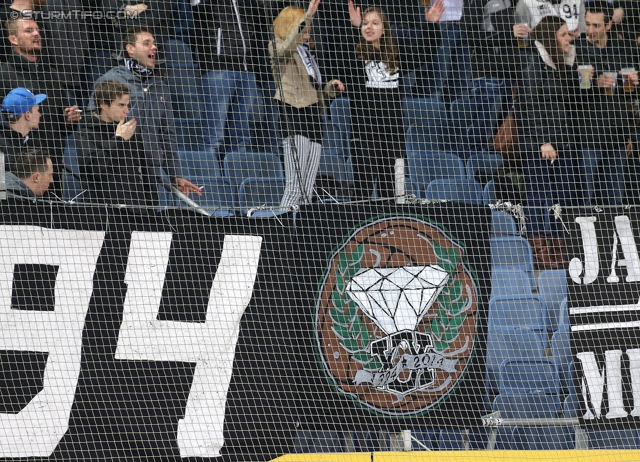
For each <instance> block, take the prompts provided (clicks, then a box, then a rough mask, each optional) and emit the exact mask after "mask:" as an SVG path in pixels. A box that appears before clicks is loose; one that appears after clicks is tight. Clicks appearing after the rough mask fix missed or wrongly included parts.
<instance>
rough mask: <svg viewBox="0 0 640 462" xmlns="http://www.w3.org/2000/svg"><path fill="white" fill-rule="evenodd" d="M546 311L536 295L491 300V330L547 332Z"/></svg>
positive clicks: (509, 296)
mask: <svg viewBox="0 0 640 462" xmlns="http://www.w3.org/2000/svg"><path fill="white" fill-rule="evenodd" d="M545 321H546V311H545V309H544V305H543V304H542V302H541V301H540V297H539V296H538V295H535V294H529V295H518V294H513V295H501V296H498V297H491V298H490V299H489V328H491V327H492V326H495V327H528V328H530V329H532V330H534V331H536V332H540V333H541V334H542V333H545V332H546V324H545Z"/></svg>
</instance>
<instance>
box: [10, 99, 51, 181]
mask: <svg viewBox="0 0 640 462" xmlns="http://www.w3.org/2000/svg"><path fill="white" fill-rule="evenodd" d="M46 98H47V95H45V94H44V93H42V94H39V95H34V94H33V93H31V92H30V91H29V90H27V89H26V88H22V87H19V88H14V89H13V90H11V91H10V92H9V94H7V96H5V97H4V99H3V100H2V115H3V120H2V127H1V129H2V138H1V139H0V151H2V152H4V154H5V156H6V157H5V159H6V165H7V170H10V171H11V170H12V163H13V159H14V157H15V156H16V154H17V153H19V152H21V151H23V150H24V149H26V148H34V147H38V146H37V145H38V143H37V141H36V140H34V137H33V133H32V130H37V129H38V125H39V124H40V117H41V114H40V103H41V102H43V101H44V100H45V99H46Z"/></svg>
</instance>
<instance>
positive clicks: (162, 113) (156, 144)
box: [88, 66, 182, 181]
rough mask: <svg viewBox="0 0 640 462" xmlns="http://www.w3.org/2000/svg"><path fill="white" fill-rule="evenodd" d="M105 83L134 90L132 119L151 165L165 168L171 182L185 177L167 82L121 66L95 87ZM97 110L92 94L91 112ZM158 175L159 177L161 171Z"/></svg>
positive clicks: (103, 77)
mask: <svg viewBox="0 0 640 462" xmlns="http://www.w3.org/2000/svg"><path fill="white" fill-rule="evenodd" d="M106 80H116V81H118V82H121V83H123V84H125V85H126V86H127V87H129V89H130V90H131V113H130V117H131V118H135V119H136V120H137V121H138V128H137V131H138V132H139V133H140V135H141V136H142V140H143V142H144V151H145V153H146V155H147V157H148V158H149V161H150V165H153V166H154V167H155V168H157V169H160V168H162V169H164V171H165V172H166V173H167V175H169V178H171V180H172V181H173V180H174V179H175V178H180V177H182V170H181V168H180V159H179V158H178V154H177V149H178V146H177V140H176V126H175V120H174V118H173V109H172V107H171V97H170V93H169V87H168V86H167V85H166V83H165V82H164V80H163V79H162V78H161V77H160V76H153V77H148V78H147V77H141V76H139V75H138V74H135V73H134V72H132V71H130V70H129V69H127V68H126V67H125V66H118V67H114V68H113V69H111V70H110V71H108V72H107V73H106V74H104V75H103V76H102V77H100V78H98V79H97V80H96V82H95V84H94V88H95V87H96V86H97V85H98V84H99V83H100V82H104V81H106ZM94 109H95V102H94V100H93V95H92V96H91V102H90V104H89V108H88V110H89V111H93V110H94ZM157 174H158V175H160V172H159V170H158V171H157Z"/></svg>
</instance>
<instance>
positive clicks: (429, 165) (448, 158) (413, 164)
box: [407, 151, 465, 199]
mask: <svg viewBox="0 0 640 462" xmlns="http://www.w3.org/2000/svg"><path fill="white" fill-rule="evenodd" d="M407 170H408V172H409V181H410V183H411V189H412V192H413V194H415V195H416V197H419V198H422V199H424V198H425V191H426V189H427V186H428V185H429V183H431V181H433V180H435V179H437V178H460V179H462V178H464V177H465V170H464V163H463V162H462V160H461V159H460V158H459V157H458V156H456V155H455V154H452V153H443V152H420V151H408V152H407Z"/></svg>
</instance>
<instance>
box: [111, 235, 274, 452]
mask: <svg viewBox="0 0 640 462" xmlns="http://www.w3.org/2000/svg"><path fill="white" fill-rule="evenodd" d="M261 245H262V238H261V237H258V236H231V235H229V236H225V238H224V246H223V249H222V256H221V258H220V263H219V264H218V270H217V271H216V275H215V278H214V280H213V284H212V287H211V291H210V294H209V304H208V308H207V317H206V322H205V323H204V324H201V323H189V322H178V321H158V320H157V315H158V310H159V308H160V300H161V297H162V288H163V284H164V279H165V272H166V268H167V264H168V261H169V250H170V247H171V234H170V233H147V232H134V233H133V235H132V237H131V248H130V251H129V261H128V264H127V272H126V276H125V282H126V283H127V284H128V290H127V296H126V298H125V302H124V318H123V322H122V327H121V328H120V336H119V338H118V346H117V348H116V359H133V360H154V361H184V362H190V363H196V368H195V373H194V377H193V383H192V384H191V390H190V393H189V399H188V401H187V406H186V409H185V417H184V419H182V420H181V421H180V422H179V424H178V446H179V448H180V455H181V456H182V457H215V456H218V455H220V449H221V448H222V445H223V444H224V439H223V424H224V413H225V405H226V399H227V392H228V390H229V384H230V381H231V373H232V370H233V358H234V354H235V347H236V343H237V341H238V334H239V327H240V319H241V318H242V315H243V313H244V310H245V309H246V307H247V306H248V305H249V302H250V301H251V295H252V293H253V285H254V282H255V278H256V274H257V271H258V262H259V260H260V247H261Z"/></svg>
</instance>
